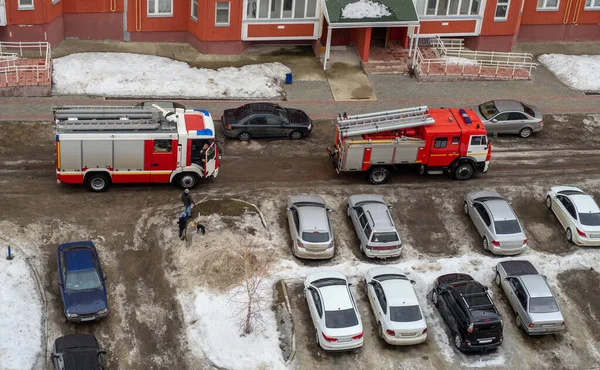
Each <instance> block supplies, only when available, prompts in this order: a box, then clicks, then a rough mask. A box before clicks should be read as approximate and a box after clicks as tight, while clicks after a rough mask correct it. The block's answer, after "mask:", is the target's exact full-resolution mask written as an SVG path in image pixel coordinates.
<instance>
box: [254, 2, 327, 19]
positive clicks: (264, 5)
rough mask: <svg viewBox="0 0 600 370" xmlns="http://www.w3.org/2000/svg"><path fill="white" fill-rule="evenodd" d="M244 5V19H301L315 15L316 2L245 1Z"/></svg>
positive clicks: (314, 16)
mask: <svg viewBox="0 0 600 370" xmlns="http://www.w3.org/2000/svg"><path fill="white" fill-rule="evenodd" d="M246 4H247V5H246V19H257V18H258V19H282V18H295V19H302V18H316V14H317V0H246ZM269 4H270V7H269Z"/></svg>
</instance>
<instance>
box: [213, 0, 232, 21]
mask: <svg viewBox="0 0 600 370" xmlns="http://www.w3.org/2000/svg"><path fill="white" fill-rule="evenodd" d="M219 4H227V23H219V22H218V21H217V14H219V10H224V9H219ZM230 24H231V2H229V1H217V2H216V3H215V27H229V25H230Z"/></svg>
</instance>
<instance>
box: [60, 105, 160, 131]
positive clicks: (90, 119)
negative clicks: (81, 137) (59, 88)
mask: <svg viewBox="0 0 600 370" xmlns="http://www.w3.org/2000/svg"><path fill="white" fill-rule="evenodd" d="M53 111H54V119H55V121H56V125H57V128H58V129H62V130H69V131H116V130H156V129H158V128H160V127H161V124H163V122H164V121H163V120H162V112H160V111H158V110H157V109H153V108H150V107H137V106H87V105H67V106H61V107H55V108H53Z"/></svg>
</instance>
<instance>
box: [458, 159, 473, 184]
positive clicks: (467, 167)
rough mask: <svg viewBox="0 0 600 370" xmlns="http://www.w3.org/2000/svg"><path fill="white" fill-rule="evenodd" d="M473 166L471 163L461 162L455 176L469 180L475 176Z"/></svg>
mask: <svg viewBox="0 0 600 370" xmlns="http://www.w3.org/2000/svg"><path fill="white" fill-rule="evenodd" d="M473 172H474V171H473V166H471V164H470V163H461V164H459V165H458V167H456V170H454V178H455V179H457V180H468V179H470V178H471V177H473Z"/></svg>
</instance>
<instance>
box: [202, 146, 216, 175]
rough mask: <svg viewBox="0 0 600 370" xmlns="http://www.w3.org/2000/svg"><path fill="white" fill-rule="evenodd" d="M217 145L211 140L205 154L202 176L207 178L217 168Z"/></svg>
mask: <svg viewBox="0 0 600 370" xmlns="http://www.w3.org/2000/svg"><path fill="white" fill-rule="evenodd" d="M217 151H218V147H217V143H216V142H214V141H213V142H212V143H211V144H210V146H209V147H208V149H207V150H206V154H205V161H204V163H205V165H204V177H205V178H208V177H210V176H212V175H213V174H214V173H215V169H216V168H217V156H218V153H217Z"/></svg>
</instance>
